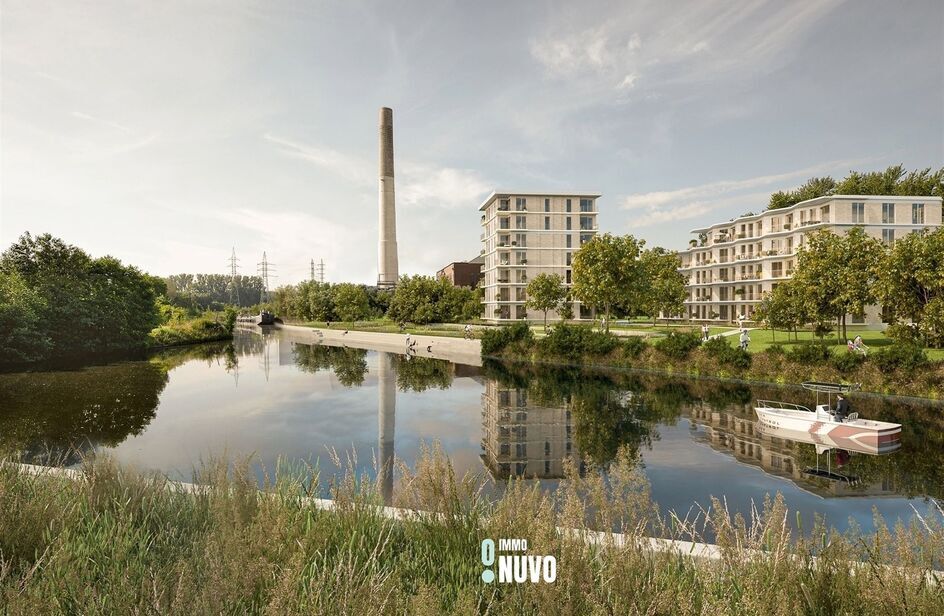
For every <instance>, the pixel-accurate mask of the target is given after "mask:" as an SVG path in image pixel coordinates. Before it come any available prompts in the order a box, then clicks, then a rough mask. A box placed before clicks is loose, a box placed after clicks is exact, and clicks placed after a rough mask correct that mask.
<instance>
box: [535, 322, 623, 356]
mask: <svg viewBox="0 0 944 616" xmlns="http://www.w3.org/2000/svg"><path fill="white" fill-rule="evenodd" d="M539 345H540V348H541V351H542V352H543V353H545V354H547V355H554V356H557V357H564V356H571V355H578V356H579V355H606V354H607V353H609V352H610V351H612V350H613V349H615V348H616V347H617V346H618V345H619V340H618V339H617V338H616V336H614V335H613V334H610V333H608V332H598V331H594V330H593V329H592V328H591V327H588V326H586V325H567V324H565V323H560V324H558V325H556V326H554V329H552V330H551V333H549V334H548V335H547V336H545V337H544V338H543V339H542V340H541V341H540V343H539Z"/></svg>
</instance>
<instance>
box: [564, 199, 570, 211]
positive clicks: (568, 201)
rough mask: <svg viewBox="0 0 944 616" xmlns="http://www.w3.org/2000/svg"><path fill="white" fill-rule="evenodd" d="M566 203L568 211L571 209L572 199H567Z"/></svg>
mask: <svg viewBox="0 0 944 616" xmlns="http://www.w3.org/2000/svg"><path fill="white" fill-rule="evenodd" d="M564 203H565V205H566V206H567V207H566V211H568V212H569V211H570V199H567V201H565V202H564Z"/></svg>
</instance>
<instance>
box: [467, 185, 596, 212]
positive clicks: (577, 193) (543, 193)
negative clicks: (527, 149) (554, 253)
mask: <svg viewBox="0 0 944 616" xmlns="http://www.w3.org/2000/svg"><path fill="white" fill-rule="evenodd" d="M511 196H522V197H593V198H598V197H601V196H602V195H601V194H600V193H599V192H597V191H592V190H589V191H583V190H571V191H567V190H564V191H561V190H505V189H496V190H493V191H492V194H490V195H489V196H488V197H486V198H485V201H483V202H482V205H480V206H479V211H480V212H481V211H482V210H484V209H485V207H486V206H487V205H488V204H489V203H491V202H492V201H493V200H494V199H496V198H497V197H511Z"/></svg>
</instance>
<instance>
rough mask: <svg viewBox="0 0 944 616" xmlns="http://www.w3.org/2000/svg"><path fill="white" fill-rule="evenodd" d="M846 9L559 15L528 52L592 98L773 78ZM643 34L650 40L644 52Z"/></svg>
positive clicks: (742, 7)
mask: <svg viewBox="0 0 944 616" xmlns="http://www.w3.org/2000/svg"><path fill="white" fill-rule="evenodd" d="M841 1H842V0H826V1H823V2H810V3H806V4H802V5H795V4H784V3H778V2H754V1H750V2H731V1H730V0H716V1H709V0H706V1H703V2H699V3H695V4H692V5H689V6H687V7H686V8H685V10H684V11H666V10H660V7H661V8H662V9H664V8H665V7H664V5H661V3H651V4H648V3H642V4H641V5H640V6H637V7H634V8H633V10H625V11H622V12H620V13H618V14H617V15H616V16H614V14H613V13H612V12H610V11H606V12H605V13H602V14H601V13H596V12H595V11H594V10H593V9H592V7H584V6H581V9H580V11H579V12H575V11H574V10H563V11H560V12H558V13H556V14H554V15H553V16H552V18H551V20H550V22H549V23H548V24H547V26H546V28H545V31H544V33H543V34H541V35H539V36H534V37H532V38H531V39H530V41H529V42H530V44H529V49H530V52H531V56H532V57H533V58H534V59H535V60H537V62H538V63H539V64H540V65H541V66H543V68H544V69H545V72H546V73H547V75H548V76H550V77H552V78H557V79H576V80H577V81H579V82H580V83H581V84H582V86H584V88H585V89H590V90H605V89H606V85H605V84H610V86H609V88H610V89H612V88H613V85H612V84H618V85H616V86H615V87H616V89H625V88H626V87H628V86H630V85H632V84H633V82H635V81H636V78H637V77H640V76H641V77H645V78H646V80H647V83H662V84H667V83H678V82H685V83H688V82H692V81H704V80H705V79H715V78H717V77H718V76H719V75H721V74H723V73H727V72H745V71H753V70H757V69H762V70H764V71H767V72H770V71H772V70H774V69H776V68H777V67H778V66H782V64H783V63H784V62H786V61H788V60H789V59H790V58H792V57H793V56H794V54H796V53H798V52H799V51H800V50H801V49H802V40H803V38H804V37H805V36H806V35H807V34H808V33H810V32H811V31H812V30H813V28H814V27H815V26H816V25H817V24H818V23H819V21H820V20H821V19H822V17H823V16H824V15H826V14H827V13H829V12H830V11H832V10H833V9H835V8H836V7H837V6H838V5H839V4H840V2H841ZM639 32H646V33H648V34H647V38H646V44H645V46H644V45H643V44H642V39H641V37H640V35H639ZM629 76H633V78H632V79H629ZM627 79H629V82H628V83H627ZM594 83H596V87H594Z"/></svg>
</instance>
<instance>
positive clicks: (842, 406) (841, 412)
mask: <svg viewBox="0 0 944 616" xmlns="http://www.w3.org/2000/svg"><path fill="white" fill-rule="evenodd" d="M848 415H849V401H848V400H846V399H845V398H844V397H843V395H842V394H839V395H837V396H836V412H835V413H834V414H833V418H834V419H835V420H836V421H838V422H839V423H842V421H843V420H844V419H845V418H846V417H847V416H848Z"/></svg>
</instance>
